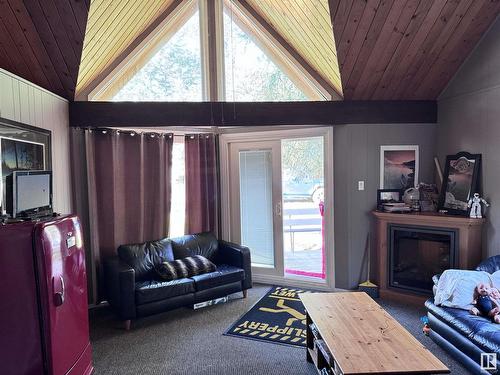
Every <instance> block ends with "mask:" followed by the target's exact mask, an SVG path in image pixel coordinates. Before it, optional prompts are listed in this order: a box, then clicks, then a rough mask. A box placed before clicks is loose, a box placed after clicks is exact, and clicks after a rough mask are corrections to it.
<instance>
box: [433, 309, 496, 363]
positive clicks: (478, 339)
mask: <svg viewBox="0 0 500 375" xmlns="http://www.w3.org/2000/svg"><path fill="white" fill-rule="evenodd" d="M425 306H426V307H427V310H428V311H429V312H430V313H431V314H433V315H434V316H435V317H437V318H438V319H439V320H441V321H442V322H444V323H446V324H447V325H448V326H450V327H451V328H453V329H454V330H456V331H457V332H458V333H460V334H461V335H463V336H464V337H466V338H468V339H469V340H471V341H472V342H473V343H474V344H475V345H477V346H478V347H479V348H480V349H482V350H483V351H485V352H488V353H493V352H495V353H500V324H495V323H493V322H492V321H491V320H490V319H487V318H484V317H482V316H475V315H472V314H471V313H470V312H468V311H466V310H462V309H455V308H452V307H441V306H437V305H435V304H434V302H433V301H432V300H428V301H427V302H426V303H425Z"/></svg>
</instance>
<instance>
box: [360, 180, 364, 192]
mask: <svg viewBox="0 0 500 375" xmlns="http://www.w3.org/2000/svg"><path fill="white" fill-rule="evenodd" d="M358 190H359V191H362V190H365V182H364V181H358Z"/></svg>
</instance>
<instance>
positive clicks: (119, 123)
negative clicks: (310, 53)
mask: <svg viewBox="0 0 500 375" xmlns="http://www.w3.org/2000/svg"><path fill="white" fill-rule="evenodd" d="M69 109H70V111H69V113H70V126H72V127H136V128H141V127H166V126H208V125H211V126H231V125H232V126H239V125H241V126H262V125H266V126H269V125H338V124H373V123H436V121H437V104H436V101H376V100H372V101H320V102H251V103H250V102H234V103H228V102H73V103H70V108H69Z"/></svg>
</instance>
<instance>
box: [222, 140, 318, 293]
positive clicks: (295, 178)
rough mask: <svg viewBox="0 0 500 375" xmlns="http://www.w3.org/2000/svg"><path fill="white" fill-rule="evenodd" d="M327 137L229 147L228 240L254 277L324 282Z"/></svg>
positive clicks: (270, 141)
mask: <svg viewBox="0 0 500 375" xmlns="http://www.w3.org/2000/svg"><path fill="white" fill-rule="evenodd" d="M324 143H325V136H324V135H322V136H310V137H300V138H298V137H296V138H293V137H286V136H285V137H278V139H273V140H262V141H253V140H252V141H238V142H231V143H229V144H228V161H229V163H228V166H229V176H230V178H229V195H230V196H229V202H230V205H229V213H230V218H229V220H228V224H229V227H230V239H231V240H232V241H235V242H239V243H241V244H243V245H245V246H248V247H249V248H250V249H251V256H252V267H253V272H254V273H255V274H256V275H265V276H276V277H286V278H299V279H302V280H306V281H309V282H321V283H324V282H325V281H326V278H327V268H328V267H327V251H326V248H325V231H324V229H325V218H326V216H325V212H326V211H325V209H326V203H325V202H326V200H325V198H326V197H325V192H326V191H327V190H326V189H325V187H326V179H325V164H326V163H325V152H324V149H325V144H324Z"/></svg>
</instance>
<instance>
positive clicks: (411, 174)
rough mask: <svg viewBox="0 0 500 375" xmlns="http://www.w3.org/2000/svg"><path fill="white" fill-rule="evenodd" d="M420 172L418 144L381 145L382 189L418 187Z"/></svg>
mask: <svg viewBox="0 0 500 375" xmlns="http://www.w3.org/2000/svg"><path fill="white" fill-rule="evenodd" d="M418 172H419V147H418V145H401V146H380V189H398V190H401V191H405V190H406V189H409V188H412V187H416V186H417V185H418Z"/></svg>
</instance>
